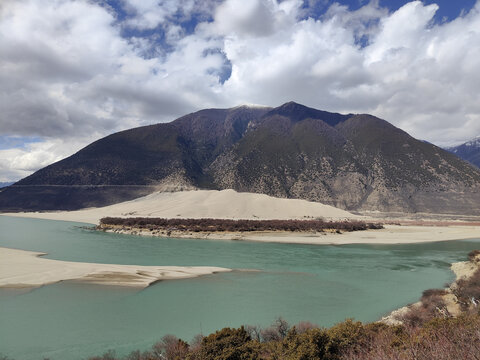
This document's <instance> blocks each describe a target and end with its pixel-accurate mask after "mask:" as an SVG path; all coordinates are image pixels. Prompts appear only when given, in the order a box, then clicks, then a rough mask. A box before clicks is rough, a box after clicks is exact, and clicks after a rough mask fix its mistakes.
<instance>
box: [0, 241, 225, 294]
mask: <svg viewBox="0 0 480 360" xmlns="http://www.w3.org/2000/svg"><path fill="white" fill-rule="evenodd" d="M44 255H46V254H45V253H40V252H34V251H25V250H17V249H10V248H4V247H0V287H5V288H27V287H38V286H42V285H47V284H53V283H57V282H60V281H75V282H82V283H89V284H101V285H116V286H129V287H140V288H144V287H147V286H149V285H151V284H153V283H155V282H157V281H161V280H173V279H185V278H193V277H197V276H201V275H209V274H213V273H218V272H228V271H231V270H230V269H226V268H220V267H208V266H139V265H116V264H96V263H83V262H73V261H60V260H51V259H45V258H42V256H44Z"/></svg>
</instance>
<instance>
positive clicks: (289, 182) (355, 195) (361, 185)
mask: <svg viewBox="0 0 480 360" xmlns="http://www.w3.org/2000/svg"><path fill="white" fill-rule="evenodd" d="M194 188H198V189H214V190H222V189H229V188H231V189H234V190H236V191H242V192H253V193H264V194H267V195H271V196H276V197H280V198H298V199H305V200H310V201H317V202H322V203H325V204H328V205H333V206H336V207H339V208H342V209H345V210H349V211H365V210H368V211H372V210H373V211H375V210H378V211H387V212H390V211H395V212H409V213H415V212H430V213H432V212H436V213H452V214H454V213H462V214H472V213H477V212H479V211H480V205H479V204H480V170H478V169H476V168H474V167H473V166H471V165H470V164H468V163H466V162H464V161H462V160H460V159H459V158H457V157H456V156H455V155H453V154H450V153H448V152H446V151H444V150H442V149H440V148H438V147H436V146H435V145H432V144H428V143H425V142H421V141H419V140H416V139H414V138H413V137H411V136H410V135H408V134H407V133H406V132H404V131H403V130H401V129H398V128H396V127H395V126H393V125H392V124H390V123H388V122H387V121H385V120H382V119H379V118H377V117H374V116H372V115H368V114H337V113H331V112H326V111H322V110H317V109H313V108H309V107H306V106H304V105H301V104H297V103H294V102H289V103H286V104H283V105H281V106H279V107H276V108H270V107H249V106H238V107H234V108H230V109H204V110H200V111H197V112H195V113H191V114H187V115H185V116H182V117H180V118H178V119H176V120H174V121H172V122H170V123H160V124H155V125H149V126H144V127H139V128H134V129H130V130H125V131H122V132H119V133H115V134H112V135H109V136H107V137H105V138H103V139H100V140H98V141H96V142H94V143H92V144H90V145H88V146H86V147H85V148H84V149H82V150H80V151H79V152H77V153H76V154H74V155H72V156H71V157H68V158H66V159H64V160H61V161H59V162H57V163H55V164H52V165H50V166H47V167H45V168H43V169H40V170H39V171H37V172H36V173H34V174H32V175H30V176H29V177H26V178H25V179H22V180H20V181H19V182H17V183H16V184H14V185H12V186H10V187H8V188H6V189H5V190H4V191H2V192H1V193H0V210H2V211H22V210H72V209H79V208H83V207H90V206H104V205H109V204H113V203H116V202H120V201H125V200H131V199H133V198H135V197H139V196H143V195H146V194H148V193H151V192H153V191H156V190H181V189H194Z"/></svg>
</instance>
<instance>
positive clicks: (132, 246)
mask: <svg viewBox="0 0 480 360" xmlns="http://www.w3.org/2000/svg"><path fill="white" fill-rule="evenodd" d="M81 225H82V224H79V223H71V222H62V221H49V220H38V219H22V218H13V217H5V216H0V246H3V247H11V248H16V249H23V250H31V251H41V252H47V253H48V256H46V257H47V258H50V259H58V260H67V261H83V262H99V263H112V264H136V265H179V266H181V265H185V266H201V265H206V266H221V267H228V268H232V269H238V270H239V271H234V272H232V273H221V274H214V275H209V276H204V277H200V278H195V279H186V280H172V281H163V282H159V283H156V284H155V285H153V286H151V287H149V288H147V289H143V290H138V289H128V288H120V287H109V286H100V285H82V284H72V283H68V282H66V283H58V284H54V285H48V286H44V287H41V288H37V289H33V290H32V289H30V290H25V289H23V290H15V289H0V354H3V355H4V356H8V357H11V358H14V359H17V360H20V359H25V360H30V359H43V358H50V359H51V360H60V359H62V360H70V359H84V358H87V357H88V356H93V355H101V354H102V353H104V352H106V351H107V350H109V349H114V350H115V351H116V352H117V354H119V355H124V354H127V353H128V352H130V351H132V350H135V349H140V350H146V349H148V348H149V347H150V346H151V345H152V344H153V343H155V342H156V341H158V340H159V339H160V338H161V337H162V336H164V335H166V334H174V335H176V336H178V337H181V338H183V339H185V340H187V341H188V340H190V339H192V337H193V336H194V335H196V334H199V333H203V334H209V333H210V332H213V331H215V330H219V329H221V328H222V327H226V326H230V327H238V326H240V325H242V324H250V325H260V326H268V325H269V324H270V323H272V322H273V321H274V320H275V319H276V318H277V317H279V316H282V317H283V318H284V319H286V320H287V321H288V322H290V323H292V324H293V323H296V322H299V321H310V322H313V323H316V324H318V325H321V326H330V325H333V324H334V323H336V322H339V321H343V320H344V319H346V318H355V319H357V320H362V321H375V320H377V319H378V318H380V317H381V316H383V315H385V314H387V313H388V312H390V311H391V310H393V309H396V308H398V307H401V306H404V305H406V304H407V303H411V302H414V301H416V300H418V298H419V297H420V295H421V293H422V291H423V290H425V289H427V288H434V287H443V285H444V284H445V283H446V282H448V281H451V280H453V273H452V272H451V271H450V270H449V266H450V264H451V263H452V262H457V261H463V260H465V259H466V256H467V253H468V252H469V251H471V250H473V249H477V248H480V240H468V241H459V240H457V241H448V242H438V243H429V244H408V245H342V246H315V245H292V244H273V243H255V242H240V241H227V240H195V239H167V238H155V237H137V236H128V235H118V234H110V233H101V232H95V231H90V230H86V229H83V228H81V227H80V226H81ZM244 269H255V270H260V271H255V272H252V271H243V270H244Z"/></svg>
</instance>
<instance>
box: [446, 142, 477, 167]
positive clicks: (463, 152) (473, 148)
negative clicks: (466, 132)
mask: <svg viewBox="0 0 480 360" xmlns="http://www.w3.org/2000/svg"><path fill="white" fill-rule="evenodd" d="M446 150H447V151H450V152H451V153H453V154H455V155H457V156H458V157H460V158H462V159H464V160H466V161H468V162H470V163H472V164H473V165H475V166H477V167H479V168H480V136H478V137H476V138H475V139H473V140H470V141H467V142H466V143H463V144H461V145H458V146H453V147H449V148H446Z"/></svg>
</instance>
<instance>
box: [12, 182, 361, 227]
mask: <svg viewBox="0 0 480 360" xmlns="http://www.w3.org/2000/svg"><path fill="white" fill-rule="evenodd" d="M9 215H13V216H25V217H35V218H41V219H51V220H68V221H79V222H86V223H92V224H98V222H99V220H100V219H101V218H102V217H105V216H113V217H117V216H122V217H132V216H145V217H164V218H216V219H304V218H316V217H322V218H325V219H346V218H350V219H352V218H357V216H356V215H353V214H351V213H349V212H347V211H344V210H341V209H337V208H335V207H333V206H329V205H324V204H321V203H316V202H311V201H306V200H296V199H279V198H274V197H271V196H268V195H263V194H252V193H238V192H236V191H234V190H222V191H216V190H194V191H183V192H157V193H153V194H150V195H147V196H145V197H141V198H138V199H135V200H132V201H126V202H123V203H119V204H115V205H110V206H106V207H102V208H92V209H85V210H78V211H62V212H53V213H15V214H9Z"/></svg>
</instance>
